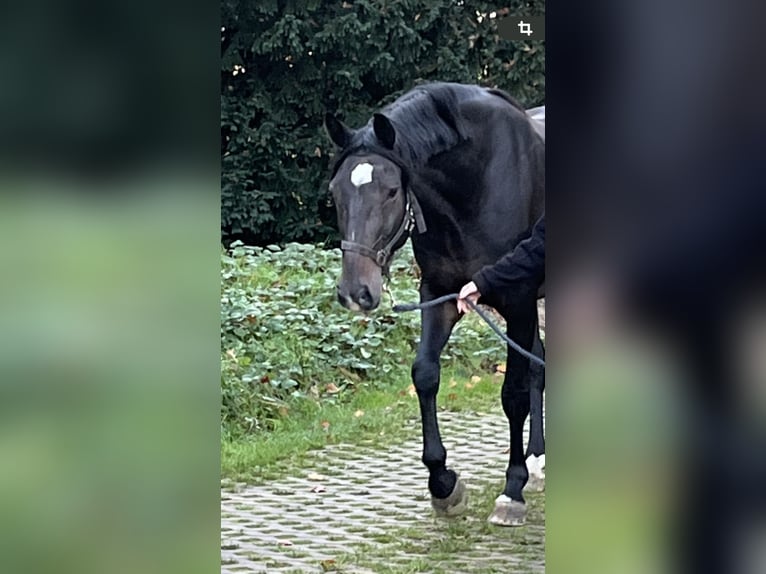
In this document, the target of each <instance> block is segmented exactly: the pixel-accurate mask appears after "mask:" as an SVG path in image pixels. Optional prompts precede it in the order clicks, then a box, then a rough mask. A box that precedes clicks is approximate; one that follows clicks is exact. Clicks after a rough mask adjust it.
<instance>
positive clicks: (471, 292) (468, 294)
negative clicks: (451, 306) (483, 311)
mask: <svg viewBox="0 0 766 574" xmlns="http://www.w3.org/2000/svg"><path fill="white" fill-rule="evenodd" d="M479 297H481V293H479V289H478V288H477V287H476V283H474V282H473V281H470V282H469V283H466V284H465V285H463V288H462V289H461V290H460V294H459V295H458V300H457V310H458V311H459V312H460V313H470V312H471V307H470V306H469V305H468V303H466V302H465V300H466V299H470V301H471V302H472V303H473V304H474V305H476V303H477V302H478V300H479Z"/></svg>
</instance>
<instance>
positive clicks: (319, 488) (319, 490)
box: [311, 484, 327, 493]
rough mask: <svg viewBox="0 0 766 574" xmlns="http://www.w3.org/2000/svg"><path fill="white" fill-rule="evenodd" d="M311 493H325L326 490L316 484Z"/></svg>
mask: <svg viewBox="0 0 766 574" xmlns="http://www.w3.org/2000/svg"><path fill="white" fill-rule="evenodd" d="M311 492H316V493H320V492H327V489H326V488H325V487H324V486H322V485H321V484H317V485H316V486H315V487H314V488H312V489H311Z"/></svg>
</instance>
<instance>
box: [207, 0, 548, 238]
mask: <svg viewBox="0 0 766 574" xmlns="http://www.w3.org/2000/svg"><path fill="white" fill-rule="evenodd" d="M501 5H503V3H497V2H487V1H479V0H460V1H459V2H456V1H455V0H406V1H396V2H391V1H389V0H353V1H351V0H349V1H340V0H339V1H337V2H319V1H318V0H291V1H290V2H287V1H285V0H267V1H264V2H252V1H249V0H223V2H222V22H221V52H222V59H221V156H222V160H221V162H222V172H223V175H222V180H221V224H222V232H223V237H224V241H225V242H227V243H228V242H229V241H231V240H233V239H237V238H240V239H244V240H245V242H246V243H248V244H254V245H266V244H269V243H284V242H288V241H302V242H316V241H320V242H325V241H328V240H334V239H336V237H335V236H336V224H335V214H334V210H333V209H332V206H331V203H330V197H329V194H328V193H327V181H326V178H327V175H328V171H329V162H330V156H331V154H332V146H331V144H330V142H329V141H328V139H327V137H326V136H325V134H324V131H323V129H322V118H323V116H324V113H325V112H326V111H331V112H333V113H338V114H339V115H340V117H341V118H342V119H344V120H345V121H346V122H348V123H350V124H352V125H354V126H356V125H360V124H362V123H364V122H366V121H367V119H368V118H369V117H370V115H371V114H372V112H373V111H375V110H377V109H379V108H380V107H381V106H383V105H384V104H386V103H389V102H391V101H392V100H394V99H395V98H396V97H398V96H399V95H401V94H402V93H403V92H405V91H406V90H408V89H410V88H412V87H413V86H414V85H415V84H417V83H419V82H422V81H432V80H441V81H455V82H464V83H480V84H483V85H487V86H496V87H500V88H503V89H505V90H507V91H509V92H510V93H511V94H513V95H514V96H515V97H516V98H517V99H518V100H519V101H521V102H522V103H524V104H526V105H527V106H533V105H538V104H541V103H542V102H543V100H544V93H545V51H544V49H543V46H542V45H541V44H540V43H539V42H511V41H508V40H505V39H503V38H501V37H500V36H499V35H498V32H497V20H496V19H495V18H490V17H486V15H488V14H491V13H492V12H493V11H495V10H498V9H499V7H500V6H501ZM505 6H507V7H508V8H506V9H503V10H498V12H501V13H506V12H508V11H509V10H510V11H511V12H515V13H524V14H528V15H535V14H542V13H543V12H544V10H545V1H544V0H525V1H524V2H521V1H513V2H509V3H506V4H505ZM482 14H483V15H485V17H481V18H480V17H479V15H482Z"/></svg>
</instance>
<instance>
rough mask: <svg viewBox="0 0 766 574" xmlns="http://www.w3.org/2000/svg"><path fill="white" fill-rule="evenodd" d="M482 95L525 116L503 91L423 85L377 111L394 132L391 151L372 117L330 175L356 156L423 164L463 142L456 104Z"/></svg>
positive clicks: (338, 159)
mask: <svg viewBox="0 0 766 574" xmlns="http://www.w3.org/2000/svg"><path fill="white" fill-rule="evenodd" d="M482 93H491V94H493V95H495V96H498V97H501V98H503V99H504V100H506V101H507V102H508V103H510V104H511V105H513V106H514V107H516V108H517V109H518V110H520V111H521V112H522V113H524V108H523V107H522V106H521V105H520V104H519V103H518V102H516V100H514V99H513V98H512V97H511V96H510V95H508V94H507V93H505V92H503V91H502V90H496V89H487V88H482V87H479V86H466V85H461V84H452V83H442V82H439V83H430V84H422V85H419V86H416V87H415V88H413V89H411V90H410V91H409V92H407V93H405V94H404V95H402V96H401V97H399V98H398V99H397V100H395V101H394V102H392V103H391V104H389V105H387V106H386V107H384V108H383V109H382V110H381V111H380V113H382V114H383V115H384V116H386V117H387V118H388V119H389V121H390V122H391V123H392V124H393V126H394V128H395V130H396V144H395V145H394V149H393V150H388V149H386V148H384V147H383V146H381V145H380V143H379V142H378V140H377V138H376V137H375V132H374V130H373V127H372V118H371V119H370V120H369V121H368V122H367V124H366V125H365V126H364V127H362V128H361V129H359V130H357V132H356V133H355V134H354V137H353V139H352V140H351V144H350V145H349V146H348V147H347V148H346V149H345V150H343V151H342V152H341V154H340V155H339V157H338V158H337V160H336V163H335V169H333V172H335V171H337V169H338V167H339V166H340V164H341V163H342V162H343V160H345V159H346V158H347V157H348V156H350V155H354V154H359V153H373V154H376V155H380V156H383V157H386V158H387V159H389V160H391V161H393V162H394V163H396V164H397V165H399V167H401V168H410V169H411V168H413V167H415V166H417V165H422V164H424V163H426V162H427V161H428V160H429V159H430V158H432V157H433V156H435V155H437V154H439V153H442V152H445V151H447V150H449V149H452V148H453V147H455V146H456V145H457V144H458V143H460V142H461V141H463V140H464V139H465V137H466V136H465V130H464V129H463V118H462V117H461V115H460V111H459V105H460V103H461V102H462V101H464V100H467V99H471V98H475V97H477V96H479V95H481V94H482Z"/></svg>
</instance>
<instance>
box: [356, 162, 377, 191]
mask: <svg viewBox="0 0 766 574" xmlns="http://www.w3.org/2000/svg"><path fill="white" fill-rule="evenodd" d="M372 169H373V168H372V164H371V163H366V162H365V163H360V164H357V166H356V167H355V168H354V169H353V170H352V171H351V183H353V184H354V185H355V186H356V187H359V186H360V185H364V184H365V183H370V182H371V181H372Z"/></svg>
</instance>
